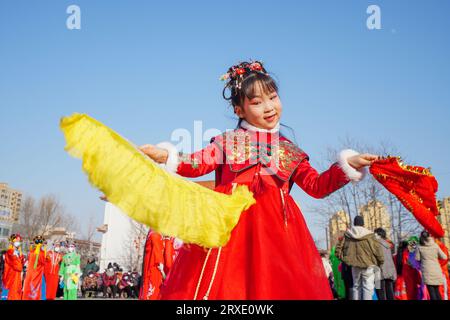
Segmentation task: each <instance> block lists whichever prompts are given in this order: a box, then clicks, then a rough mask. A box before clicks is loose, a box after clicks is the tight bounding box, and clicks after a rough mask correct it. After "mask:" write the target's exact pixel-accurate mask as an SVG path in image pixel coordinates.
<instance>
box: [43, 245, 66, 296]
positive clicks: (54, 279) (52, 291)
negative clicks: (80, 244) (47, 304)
mask: <svg viewBox="0 0 450 320" xmlns="http://www.w3.org/2000/svg"><path fill="white" fill-rule="evenodd" d="M62 257H63V255H62V254H61V253H59V252H55V251H54V250H52V251H49V252H48V253H47V257H46V259H45V266H44V276H45V285H46V288H45V290H46V294H45V295H46V298H47V300H55V298H56V292H57V291H58V285H59V266H60V264H61V261H62Z"/></svg>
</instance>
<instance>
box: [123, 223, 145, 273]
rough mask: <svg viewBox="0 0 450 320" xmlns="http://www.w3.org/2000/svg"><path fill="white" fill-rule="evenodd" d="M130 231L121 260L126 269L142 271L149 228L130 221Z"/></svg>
mask: <svg viewBox="0 0 450 320" xmlns="http://www.w3.org/2000/svg"><path fill="white" fill-rule="evenodd" d="M130 225H131V226H130V230H129V232H128V234H127V236H126V240H125V242H124V243H123V252H124V253H123V255H122V257H121V260H122V262H123V264H124V265H123V267H124V269H127V270H137V271H140V270H141V268H142V262H143V258H144V246H145V240H146V238H147V233H148V230H149V229H148V227H147V226H145V225H143V224H141V223H139V222H136V221H134V220H131V219H130Z"/></svg>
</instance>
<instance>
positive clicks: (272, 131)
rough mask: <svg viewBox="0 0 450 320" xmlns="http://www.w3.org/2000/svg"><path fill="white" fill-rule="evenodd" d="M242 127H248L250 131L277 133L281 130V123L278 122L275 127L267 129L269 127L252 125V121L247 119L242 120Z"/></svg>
mask: <svg viewBox="0 0 450 320" xmlns="http://www.w3.org/2000/svg"><path fill="white" fill-rule="evenodd" d="M241 128H244V129H247V130H250V131H258V132H267V133H276V132H278V131H280V123H279V122H278V123H277V125H276V126H275V127H274V128H273V129H270V130H267V129H262V128H258V127H255V126H253V125H251V124H250V123H248V122H247V121H245V120H242V122H241Z"/></svg>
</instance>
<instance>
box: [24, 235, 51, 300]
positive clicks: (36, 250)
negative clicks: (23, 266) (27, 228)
mask: <svg viewBox="0 0 450 320" xmlns="http://www.w3.org/2000/svg"><path fill="white" fill-rule="evenodd" d="M44 241H45V240H44V238H42V236H36V237H35V238H34V239H33V245H32V246H31V248H30V253H29V254H28V266H27V272H26V275H25V281H24V282H23V294H22V300H41V289H42V278H43V276H44V266H45V256H46V252H45V251H46V250H45V247H44V245H43V243H44Z"/></svg>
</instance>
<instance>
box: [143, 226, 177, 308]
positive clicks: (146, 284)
mask: <svg viewBox="0 0 450 320" xmlns="http://www.w3.org/2000/svg"><path fill="white" fill-rule="evenodd" d="M169 260H170V259H169ZM165 278H166V273H165V272H164V239H163V236H161V235H160V234H159V233H157V232H155V231H152V230H150V231H149V233H148V235H147V240H146V242H145V248H144V263H143V268H142V285H141V291H140V293H139V300H158V299H159V294H160V289H161V285H162V283H163V281H164V279H165Z"/></svg>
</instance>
